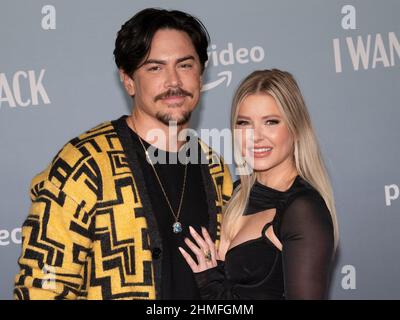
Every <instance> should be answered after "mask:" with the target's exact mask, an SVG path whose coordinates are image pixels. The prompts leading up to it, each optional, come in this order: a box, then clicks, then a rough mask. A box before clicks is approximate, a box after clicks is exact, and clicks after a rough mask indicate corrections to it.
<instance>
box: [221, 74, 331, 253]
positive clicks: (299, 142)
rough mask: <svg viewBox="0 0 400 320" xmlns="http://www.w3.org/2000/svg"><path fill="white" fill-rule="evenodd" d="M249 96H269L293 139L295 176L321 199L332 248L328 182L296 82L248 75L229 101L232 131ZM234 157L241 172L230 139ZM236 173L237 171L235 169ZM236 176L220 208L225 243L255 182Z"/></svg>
mask: <svg viewBox="0 0 400 320" xmlns="http://www.w3.org/2000/svg"><path fill="white" fill-rule="evenodd" d="M253 94H267V95H270V96H271V97H273V98H274V99H275V101H276V103H277V105H278V107H279V109H280V111H281V113H282V115H283V117H284V120H285V122H286V124H287V126H288V128H289V131H290V133H291V134H292V136H293V137H294V155H293V156H294V162H295V165H296V169H297V172H298V173H299V175H300V176H301V177H302V178H303V179H304V180H305V181H307V182H308V183H309V184H310V185H311V186H313V187H314V188H315V189H316V190H317V191H318V192H319V193H320V195H321V196H322V198H323V199H324V200H325V203H326V206H327V207H328V209H329V211H330V214H331V217H332V221H333V227H334V239H335V248H336V247H337V243H338V238H339V236H338V234H339V232H338V223H337V218H336V209H335V202H334V197H333V191H332V187H331V184H330V179H329V176H328V174H327V170H326V168H325V164H324V161H323V158H322V155H321V151H320V147H319V145H318V141H317V138H316V135H315V132H314V129H313V127H312V124H311V118H310V115H309V113H308V110H307V107H306V104H305V102H304V99H303V96H302V94H301V92H300V89H299V87H298V85H297V82H296V80H295V79H294V78H293V76H292V75H291V74H290V73H289V72H285V71H281V70H278V69H272V70H260V71H255V72H253V73H251V74H250V75H249V76H247V77H246V78H245V79H244V80H243V81H242V83H241V84H240V85H239V88H238V89H237V91H236V93H235V96H234V98H233V102H232V112H231V128H232V132H233V131H234V129H235V125H236V120H237V117H238V111H239V105H240V104H241V102H242V101H243V100H244V99H245V98H246V97H248V96H249V95H253ZM234 140H235V141H234V149H235V150H234V158H235V164H236V166H237V167H238V169H242V170H243V164H245V163H246V161H245V159H244V158H243V157H242V154H241V151H240V150H238V148H237V146H238V144H239V142H238V141H236V139H235V138H234ZM239 172H240V170H239ZM239 174H240V182H241V183H240V186H238V187H237V188H236V189H235V190H234V192H233V195H232V198H231V199H230V201H229V202H228V204H227V206H226V208H225V209H224V218H223V220H222V229H221V232H222V236H223V237H225V239H227V240H228V241H230V240H232V239H233V237H234V236H235V235H236V233H237V230H236V229H237V228H236V224H235V222H237V221H238V218H239V217H240V216H242V215H243V212H244V210H245V208H246V205H247V201H248V198H249V194H250V189H251V187H252V186H253V184H254V182H255V181H256V174H254V173H250V174H243V173H239Z"/></svg>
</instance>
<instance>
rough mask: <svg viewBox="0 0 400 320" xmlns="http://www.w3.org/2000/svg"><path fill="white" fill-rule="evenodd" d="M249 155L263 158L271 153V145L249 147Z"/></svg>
mask: <svg viewBox="0 0 400 320" xmlns="http://www.w3.org/2000/svg"><path fill="white" fill-rule="evenodd" d="M249 151H250V155H252V156H253V157H254V158H263V157H266V156H268V155H270V154H271V152H272V147H257V148H251V149H249Z"/></svg>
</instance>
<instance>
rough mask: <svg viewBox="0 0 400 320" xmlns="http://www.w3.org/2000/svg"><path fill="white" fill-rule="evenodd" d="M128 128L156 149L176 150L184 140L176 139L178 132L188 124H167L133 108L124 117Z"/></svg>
mask: <svg viewBox="0 0 400 320" xmlns="http://www.w3.org/2000/svg"><path fill="white" fill-rule="evenodd" d="M126 123H127V124H128V126H129V128H130V129H131V130H133V131H134V132H136V133H137V134H138V135H139V136H140V138H142V139H143V140H144V141H146V142H147V143H149V144H151V145H153V146H154V147H156V148H157V149H161V150H163V151H168V152H177V151H178V150H179V149H180V148H181V147H182V145H183V144H184V143H185V140H183V141H180V140H178V136H179V133H180V132H181V131H182V130H184V129H186V128H188V124H184V125H179V126H167V125H165V124H164V123H162V122H161V121H159V120H158V119H156V118H154V117H151V116H149V115H147V114H144V113H142V112H140V111H137V110H136V109H134V111H133V112H132V114H131V115H129V116H128V117H127V119H126Z"/></svg>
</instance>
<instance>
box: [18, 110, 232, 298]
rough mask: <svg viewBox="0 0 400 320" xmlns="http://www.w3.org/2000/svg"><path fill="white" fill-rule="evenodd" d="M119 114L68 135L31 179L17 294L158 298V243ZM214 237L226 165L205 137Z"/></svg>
mask: <svg viewBox="0 0 400 320" xmlns="http://www.w3.org/2000/svg"><path fill="white" fill-rule="evenodd" d="M129 130H130V129H129V128H128V126H127V125H126V124H125V120H124V117H121V118H120V119H118V120H116V121H112V122H106V123H103V124H101V125H99V126H97V127H95V128H94V129H92V130H89V131H87V132H86V133H84V134H82V135H81V136H79V137H78V138H75V139H73V140H71V141H70V142H69V143H68V144H66V145H65V146H64V147H63V148H62V149H61V151H60V152H59V153H58V154H57V155H56V157H55V158H54V159H53V161H52V163H51V164H50V165H49V166H48V168H47V169H46V170H45V171H43V172H42V173H41V174H39V175H38V176H36V177H35V178H34V179H33V181H32V185H31V200H32V205H31V208H30V212H29V216H28V218H27V219H26V221H25V222H24V224H23V228H22V236H23V237H22V254H21V256H20V259H19V261H18V262H19V265H20V271H19V273H18V274H17V276H16V280H15V290H14V297H15V298H16V299H159V298H160V289H161V288H160V284H161V259H159V253H160V252H161V250H162V243H161V238H160V235H159V232H158V230H157V227H156V221H155V216H154V215H153V213H152V212H151V204H150V202H149V196H148V194H147V193H146V188H145V182H144V179H143V176H142V173H141V171H140V170H138V169H137V168H139V165H138V159H137V154H136V150H135V147H134V144H133V143H132V140H131V138H130V134H131V133H130V132H129ZM200 145H201V147H202V150H203V151H204V152H205V155H206V156H207V158H208V159H209V164H208V165H207V164H205V165H201V166H202V175H203V180H204V182H205V184H206V186H205V190H206V195H207V201H208V207H209V216H210V219H209V221H210V225H209V231H210V233H211V236H212V237H213V239H215V241H216V243H217V244H218V241H219V236H220V235H219V232H220V221H221V209H222V206H223V205H224V203H225V202H226V201H227V200H229V197H230V195H231V193H232V181H231V177H230V174H229V170H228V168H227V166H226V165H224V164H223V162H222V161H221V159H220V158H219V157H218V156H217V155H216V154H215V153H214V152H213V151H212V150H211V149H210V148H209V147H208V146H206V145H205V144H204V143H202V142H200Z"/></svg>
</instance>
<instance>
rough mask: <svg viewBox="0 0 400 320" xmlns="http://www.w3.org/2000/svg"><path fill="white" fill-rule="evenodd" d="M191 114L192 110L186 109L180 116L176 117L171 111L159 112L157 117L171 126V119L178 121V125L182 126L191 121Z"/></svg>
mask: <svg viewBox="0 0 400 320" xmlns="http://www.w3.org/2000/svg"><path fill="white" fill-rule="evenodd" d="M175 108H176V107H175ZM191 115H192V113H191V112H189V111H185V112H184V113H183V114H182V115H181V116H180V117H179V118H176V117H173V116H172V115H171V114H169V113H162V112H157V114H156V118H157V119H158V120H159V121H161V122H162V123H163V124H165V125H166V126H169V124H170V122H171V121H172V122H174V123H176V125H178V126H181V125H184V124H186V123H188V122H189V120H190V117H191Z"/></svg>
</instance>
